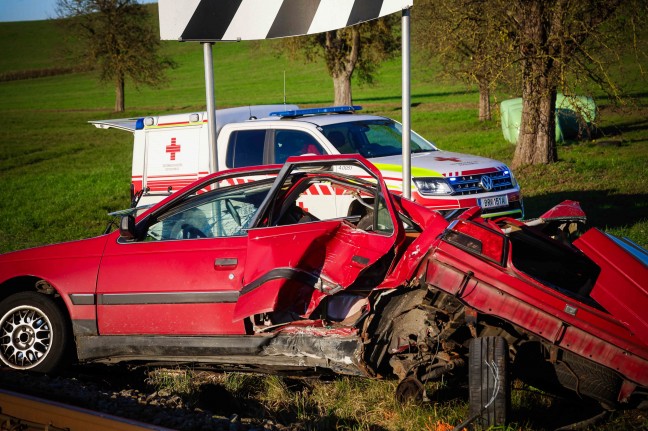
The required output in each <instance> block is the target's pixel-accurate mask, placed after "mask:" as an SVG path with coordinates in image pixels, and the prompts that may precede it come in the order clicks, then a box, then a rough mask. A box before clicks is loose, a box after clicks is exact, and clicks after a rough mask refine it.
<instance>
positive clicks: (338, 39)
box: [285, 15, 400, 105]
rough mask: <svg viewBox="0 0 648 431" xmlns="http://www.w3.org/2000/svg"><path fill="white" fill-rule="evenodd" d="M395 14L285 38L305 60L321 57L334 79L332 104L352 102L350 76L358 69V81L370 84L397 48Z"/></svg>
mask: <svg viewBox="0 0 648 431" xmlns="http://www.w3.org/2000/svg"><path fill="white" fill-rule="evenodd" d="M394 22H395V20H394V16H393V15H392V16H388V17H384V18H381V19H378V20H375V21H370V22H365V23H362V24H358V25H355V26H352V27H346V28H342V29H339V30H333V31H327V32H325V33H319V34H316V35H311V36H305V37H304V36H300V37H293V38H288V39H286V41H285V44H287V46H288V48H289V50H290V51H291V52H292V53H293V54H294V53H301V54H302V55H303V56H304V57H305V59H306V60H307V61H314V60H315V59H317V58H322V59H323V60H324V62H325V63H326V68H327V70H328V72H329V75H330V76H331V78H333V89H334V102H333V103H334V104H335V105H351V104H352V101H353V97H352V91H351V78H352V76H353V73H354V72H355V71H356V70H357V71H358V78H359V79H360V81H361V82H364V83H372V82H373V80H374V76H375V72H376V69H377V68H378V66H379V65H380V63H381V62H382V61H383V60H385V59H387V58H389V57H390V56H392V55H393V54H394V53H395V52H397V51H398V49H399V47H400V44H399V42H398V36H397V35H395V34H394V31H393V27H394V26H393V23H394Z"/></svg>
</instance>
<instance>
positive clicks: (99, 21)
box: [57, 0, 174, 112]
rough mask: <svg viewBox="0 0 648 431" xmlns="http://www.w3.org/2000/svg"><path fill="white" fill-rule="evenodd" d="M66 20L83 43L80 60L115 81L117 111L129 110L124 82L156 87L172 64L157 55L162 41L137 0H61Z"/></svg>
mask: <svg viewBox="0 0 648 431" xmlns="http://www.w3.org/2000/svg"><path fill="white" fill-rule="evenodd" d="M57 12H58V16H59V17H60V18H68V19H65V20H63V21H62V22H63V23H64V25H66V26H67V27H68V28H69V29H70V31H71V32H72V34H74V35H75V37H76V38H77V39H78V41H79V42H80V43H79V45H80V50H81V57H80V61H82V62H85V63H87V64H88V65H90V66H92V67H93V68H95V69H97V70H98V71H99V78H100V80H101V81H104V82H106V81H111V82H113V83H114V85H115V111H117V112H123V111H124V109H125V93H124V91H125V83H126V78H130V79H132V80H133V82H134V83H135V84H136V85H139V84H144V85H149V86H153V87H158V86H160V85H162V84H163V83H164V82H165V75H164V70H165V69H166V68H168V67H173V66H174V63H173V62H172V61H171V60H169V59H168V58H165V57H161V56H160V55H158V48H159V47H160V40H159V37H158V36H157V34H156V31H155V30H154V27H153V23H152V19H151V16H150V14H149V12H148V9H147V8H146V7H144V6H143V5H141V4H139V3H137V1H136V0H58V1H57Z"/></svg>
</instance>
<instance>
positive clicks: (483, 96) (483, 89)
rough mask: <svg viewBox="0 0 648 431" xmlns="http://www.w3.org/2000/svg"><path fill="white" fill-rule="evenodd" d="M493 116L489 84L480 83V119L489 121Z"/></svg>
mask: <svg viewBox="0 0 648 431" xmlns="http://www.w3.org/2000/svg"><path fill="white" fill-rule="evenodd" d="M491 118H493V117H492V116H491V106H490V88H489V87H488V85H487V84H480V85H479V121H488V120H490V119H491Z"/></svg>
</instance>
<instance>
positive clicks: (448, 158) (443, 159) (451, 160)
mask: <svg viewBox="0 0 648 431" xmlns="http://www.w3.org/2000/svg"><path fill="white" fill-rule="evenodd" d="M434 160H437V161H439V162H457V163H459V162H460V161H461V160H460V159H458V158H456V157H435V158H434Z"/></svg>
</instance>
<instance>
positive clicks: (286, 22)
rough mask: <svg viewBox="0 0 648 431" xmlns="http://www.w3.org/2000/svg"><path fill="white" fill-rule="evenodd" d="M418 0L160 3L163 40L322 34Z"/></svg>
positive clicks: (169, 0) (194, 0)
mask: <svg viewBox="0 0 648 431" xmlns="http://www.w3.org/2000/svg"><path fill="white" fill-rule="evenodd" d="M413 2H414V0H159V8H160V37H161V39H163V40H182V41H204V42H208V41H218V40H256V39H272V38H278V37H287V36H299V35H305V34H314V33H321V32H324V31H329V30H336V29H338V28H343V27H347V26H350V25H354V24H358V23H361V22H365V21H370V20H373V19H376V18H380V17H381V16H385V15H389V14H392V13H395V12H398V11H401V10H403V9H407V8H409V7H412V5H413Z"/></svg>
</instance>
